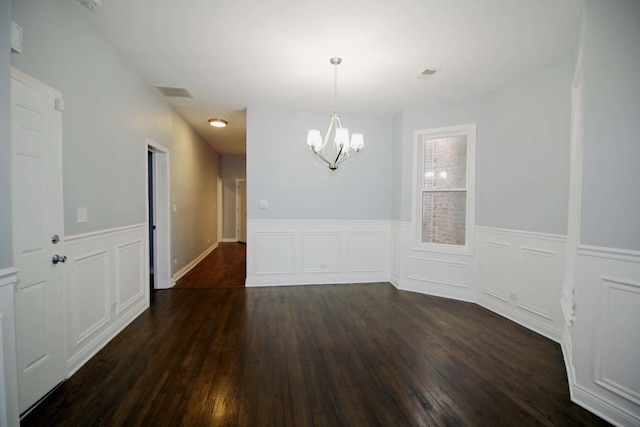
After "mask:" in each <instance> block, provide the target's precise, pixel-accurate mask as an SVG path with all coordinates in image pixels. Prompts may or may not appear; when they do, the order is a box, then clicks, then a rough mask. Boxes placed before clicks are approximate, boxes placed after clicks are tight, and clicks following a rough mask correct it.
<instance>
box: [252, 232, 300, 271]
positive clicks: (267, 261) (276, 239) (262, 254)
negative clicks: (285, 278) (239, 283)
mask: <svg viewBox="0 0 640 427" xmlns="http://www.w3.org/2000/svg"><path fill="white" fill-rule="evenodd" d="M254 242H255V246H254V251H253V253H254V257H253V260H254V270H253V272H254V274H266V275H274V274H293V273H295V262H296V256H295V254H296V249H295V248H296V233H295V232H294V231H256V232H255V233H254Z"/></svg>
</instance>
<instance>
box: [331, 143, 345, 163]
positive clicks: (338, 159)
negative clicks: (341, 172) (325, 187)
mask: <svg viewBox="0 0 640 427" xmlns="http://www.w3.org/2000/svg"><path fill="white" fill-rule="evenodd" d="M343 151H344V147H340V151H338V155H337V156H336V160H335V161H334V162H333V164H334V166H336V168H337V167H338V166H337V165H338V161H340V160H342V159H340V156H341V155H342V152H343Z"/></svg>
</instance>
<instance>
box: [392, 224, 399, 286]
mask: <svg viewBox="0 0 640 427" xmlns="http://www.w3.org/2000/svg"><path fill="white" fill-rule="evenodd" d="M390 273H391V283H393V284H394V286H398V281H399V279H400V223H399V222H398V221H393V222H392V223H391V271H390Z"/></svg>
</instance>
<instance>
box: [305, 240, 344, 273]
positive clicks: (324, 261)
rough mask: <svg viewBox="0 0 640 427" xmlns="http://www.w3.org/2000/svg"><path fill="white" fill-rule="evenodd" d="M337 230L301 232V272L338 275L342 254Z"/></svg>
mask: <svg viewBox="0 0 640 427" xmlns="http://www.w3.org/2000/svg"><path fill="white" fill-rule="evenodd" d="M341 247H342V245H341V236H340V231H339V230H328V231H303V232H302V272H303V273H327V272H331V273H339V272H340V271H341V263H342V262H341V260H342V253H341V251H340V249H341Z"/></svg>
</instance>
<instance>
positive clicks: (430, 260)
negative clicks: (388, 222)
mask: <svg viewBox="0 0 640 427" xmlns="http://www.w3.org/2000/svg"><path fill="white" fill-rule="evenodd" d="M398 229H399V238H398V241H399V244H398V245H399V250H398V253H399V255H398V257H399V261H398V265H399V273H398V279H397V281H396V282H392V283H393V285H394V286H396V287H397V288H398V289H400V290H404V291H411V292H419V293H422V294H428V295H436V296H441V297H445V298H452V299H457V300H461V301H475V299H476V295H475V290H474V289H473V286H472V285H473V281H472V273H471V268H472V260H473V257H472V256H470V255H460V254H452V253H446V252H437V251H427V250H422V249H420V250H418V249H416V248H415V246H416V244H415V242H416V236H415V234H414V227H413V225H412V224H411V223H410V222H400V223H399V227H398Z"/></svg>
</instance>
